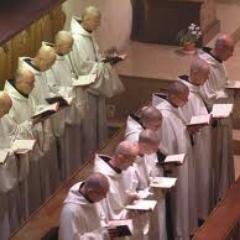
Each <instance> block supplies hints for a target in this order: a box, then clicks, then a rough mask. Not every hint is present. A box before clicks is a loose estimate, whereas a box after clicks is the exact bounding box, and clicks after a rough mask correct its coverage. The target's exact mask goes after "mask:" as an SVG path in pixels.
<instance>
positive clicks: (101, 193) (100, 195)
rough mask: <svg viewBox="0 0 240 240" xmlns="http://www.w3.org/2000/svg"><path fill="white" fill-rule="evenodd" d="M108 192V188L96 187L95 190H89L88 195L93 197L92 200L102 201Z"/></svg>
mask: <svg viewBox="0 0 240 240" xmlns="http://www.w3.org/2000/svg"><path fill="white" fill-rule="evenodd" d="M107 193H108V189H107V188H99V189H94V191H93V190H90V191H88V193H87V195H88V197H89V198H90V199H91V201H93V202H100V201H101V200H103V199H104V198H106V196H107Z"/></svg>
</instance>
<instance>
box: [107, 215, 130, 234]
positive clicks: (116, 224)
mask: <svg viewBox="0 0 240 240" xmlns="http://www.w3.org/2000/svg"><path fill="white" fill-rule="evenodd" d="M106 227H107V229H108V230H115V231H117V235H118V237H124V236H131V235H132V234H133V221H132V219H123V220H111V221H109V222H108V224H107V226H106Z"/></svg>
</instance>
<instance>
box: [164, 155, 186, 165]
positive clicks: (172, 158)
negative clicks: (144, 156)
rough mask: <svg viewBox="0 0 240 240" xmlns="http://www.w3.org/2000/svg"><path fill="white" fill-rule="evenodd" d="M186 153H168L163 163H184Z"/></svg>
mask: <svg viewBox="0 0 240 240" xmlns="http://www.w3.org/2000/svg"><path fill="white" fill-rule="evenodd" d="M185 157H186V154H185V153H181V154H173V155H168V156H167V157H166V158H165V159H164V162H163V164H177V165H182V164H183V163H184V161H185Z"/></svg>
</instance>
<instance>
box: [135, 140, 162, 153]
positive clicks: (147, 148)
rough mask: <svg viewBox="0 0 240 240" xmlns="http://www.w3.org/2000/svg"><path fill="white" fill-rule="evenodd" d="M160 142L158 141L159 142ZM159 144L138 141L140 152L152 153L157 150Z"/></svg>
mask: <svg viewBox="0 0 240 240" xmlns="http://www.w3.org/2000/svg"><path fill="white" fill-rule="evenodd" d="M159 144H160V143H159ZM159 144H150V143H141V142H140V143H139V148H140V152H141V153H142V154H147V155H149V154H152V153H155V152H157V150H158V147H159Z"/></svg>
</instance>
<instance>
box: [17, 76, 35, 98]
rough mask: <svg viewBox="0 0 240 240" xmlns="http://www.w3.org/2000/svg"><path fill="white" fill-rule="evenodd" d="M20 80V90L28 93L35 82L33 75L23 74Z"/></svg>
mask: <svg viewBox="0 0 240 240" xmlns="http://www.w3.org/2000/svg"><path fill="white" fill-rule="evenodd" d="M21 82H22V83H21V85H20V88H21V89H20V90H21V91H22V92H23V93H25V94H26V95H29V94H30V93H31V92H32V90H33V88H34V82H35V78H34V75H33V74H31V75H28V76H25V77H24V78H23V79H22V81H21Z"/></svg>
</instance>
